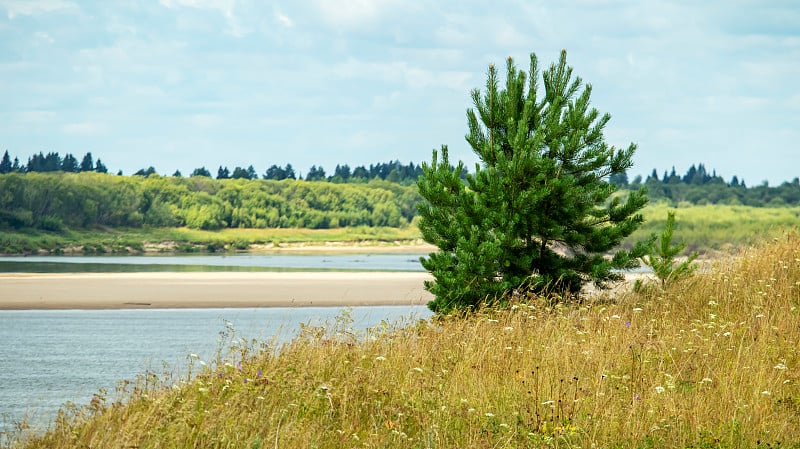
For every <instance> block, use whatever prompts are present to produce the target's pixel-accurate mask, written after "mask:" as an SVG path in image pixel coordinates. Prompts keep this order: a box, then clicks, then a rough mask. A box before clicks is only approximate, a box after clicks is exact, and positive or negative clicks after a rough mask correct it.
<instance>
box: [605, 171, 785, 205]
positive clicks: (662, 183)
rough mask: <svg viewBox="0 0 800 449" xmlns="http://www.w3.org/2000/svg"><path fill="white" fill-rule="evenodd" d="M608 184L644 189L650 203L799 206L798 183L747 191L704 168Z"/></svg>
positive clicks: (735, 181)
mask: <svg viewBox="0 0 800 449" xmlns="http://www.w3.org/2000/svg"><path fill="white" fill-rule="evenodd" d="M609 182H611V183H614V184H617V185H618V186H620V188H623V189H631V190H633V189H639V188H641V187H642V186H645V187H647V195H648V197H650V201H651V202H657V201H668V202H670V203H672V204H673V205H678V204H679V203H681V202H685V203H691V204H730V205H745V206H755V207H763V206H768V207H777V206H797V205H800V179H799V178H797V177H795V178H794V179H793V180H792V181H791V182H788V181H787V182H783V183H782V184H780V185H779V186H774V187H771V186H769V185H768V184H767V182H766V181H764V182H762V183H761V184H758V185H756V186H751V187H748V186H747V185H746V184H745V180H744V179H741V178H739V177H738V176H735V175H734V176H733V177H732V178H731V179H730V181H725V179H723V178H722V177H721V176H718V175H717V173H716V171H711V172H709V171H708V170H707V169H706V168H705V166H704V165H703V164H698V165H692V166H691V167H689V170H687V171H686V173H685V174H684V175H682V176H681V175H679V174H677V173H676V172H675V167H673V168H672V170H671V171H670V172H669V173H667V172H666V171H665V172H664V174H663V175H662V176H661V177H659V175H658V172H657V171H656V169H653V172H652V173H651V174H650V175H649V176H648V177H647V179H645V180H644V181H642V177H641V176H637V177H636V178H634V179H633V180H632V181H628V177H627V176H625V175H621V176H616V177H611V179H609Z"/></svg>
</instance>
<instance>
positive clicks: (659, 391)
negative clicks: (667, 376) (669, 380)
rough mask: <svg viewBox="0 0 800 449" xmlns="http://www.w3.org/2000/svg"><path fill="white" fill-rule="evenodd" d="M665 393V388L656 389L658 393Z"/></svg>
mask: <svg viewBox="0 0 800 449" xmlns="http://www.w3.org/2000/svg"><path fill="white" fill-rule="evenodd" d="M663 392H664V387H662V386H660V385H659V386H657V387H656V393H658V394H661V393H663Z"/></svg>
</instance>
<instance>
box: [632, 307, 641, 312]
mask: <svg viewBox="0 0 800 449" xmlns="http://www.w3.org/2000/svg"><path fill="white" fill-rule="evenodd" d="M633 311H634V312H641V311H642V308H641V307H634V308H633Z"/></svg>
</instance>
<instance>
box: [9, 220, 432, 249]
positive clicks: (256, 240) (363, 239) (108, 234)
mask: <svg viewBox="0 0 800 449" xmlns="http://www.w3.org/2000/svg"><path fill="white" fill-rule="evenodd" d="M419 238H420V235H419V231H418V230H417V228H416V227H405V228H390V227H374V228H373V227H352V228H336V229H294V228H268V229H238V228H235V229H223V230H219V231H203V230H198V229H189V228H124V229H103V230H74V231H67V232H64V233H51V232H43V231H34V230H29V231H26V232H8V231H5V232H4V231H0V253H6V254H25V253H35V252H39V251H43V252H49V253H55V254H61V253H75V252H78V253H88V254H102V253H122V254H125V253H139V252H144V251H161V252H177V253H188V252H217V251H236V250H247V249H250V248H251V246H253V245H266V246H271V247H275V246H278V245H300V244H305V245H322V244H326V243H329V242H339V243H348V244H361V245H373V246H374V245H389V244H394V243H396V242H415V241H417V240H418V239H419Z"/></svg>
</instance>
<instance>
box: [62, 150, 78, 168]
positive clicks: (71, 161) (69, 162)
mask: <svg viewBox="0 0 800 449" xmlns="http://www.w3.org/2000/svg"><path fill="white" fill-rule="evenodd" d="M78 168H79V165H78V160H77V159H75V156H73V155H72V154H71V153H67V155H66V156H64V159H63V160H62V161H61V171H64V172H67V173H78Z"/></svg>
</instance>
